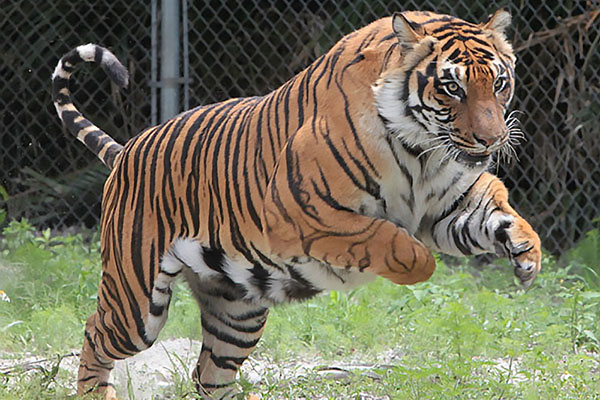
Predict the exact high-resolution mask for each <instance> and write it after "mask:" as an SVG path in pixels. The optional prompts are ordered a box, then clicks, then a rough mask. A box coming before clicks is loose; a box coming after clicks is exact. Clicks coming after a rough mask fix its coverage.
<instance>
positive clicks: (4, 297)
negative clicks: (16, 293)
mask: <svg viewBox="0 0 600 400" xmlns="http://www.w3.org/2000/svg"><path fill="white" fill-rule="evenodd" d="M0 301H6V302H7V303H10V297H8V295H7V294H6V293H5V292H4V290H0Z"/></svg>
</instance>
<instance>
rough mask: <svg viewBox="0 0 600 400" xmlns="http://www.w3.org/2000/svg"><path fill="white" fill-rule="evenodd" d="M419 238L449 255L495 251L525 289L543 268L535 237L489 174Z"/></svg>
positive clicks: (506, 193)
mask: <svg viewBox="0 0 600 400" xmlns="http://www.w3.org/2000/svg"><path fill="white" fill-rule="evenodd" d="M419 236H420V237H422V238H423V240H424V241H425V242H427V243H429V244H430V245H431V247H432V248H434V249H437V250H439V251H441V252H444V253H448V254H455V255H459V254H462V255H469V254H479V253H485V252H495V253H496V254H498V255H500V256H505V257H508V258H509V259H510V260H511V262H512V264H513V266H514V271H515V275H516V276H517V277H518V278H519V279H520V280H521V283H522V284H523V285H524V286H526V287H527V286H529V285H530V284H531V282H532V281H533V279H534V278H535V277H536V275H537V274H538V272H539V271H540V269H541V266H542V264H541V258H542V248H541V242H540V238H539V236H538V234H537V233H536V232H535V231H534V230H533V229H532V227H531V225H529V223H528V222H527V221H525V219H523V217H521V216H520V215H519V214H518V213H517V212H516V211H515V210H514V209H513V208H512V207H511V206H510V204H509V203H508V191H507V190H506V187H505V186H504V184H503V183H502V182H501V181H500V180H499V179H498V178H497V177H496V176H494V175H492V174H490V173H484V174H482V175H481V176H480V177H479V179H478V180H477V181H476V182H475V184H474V185H473V186H472V187H471V189H470V190H469V192H468V193H467V194H466V195H465V197H464V198H463V199H462V200H461V201H460V202H458V203H457V204H455V209H452V210H449V211H446V213H444V214H442V215H441V216H439V217H438V218H437V219H436V220H435V221H434V222H433V224H432V226H431V227H430V228H429V231H428V232H421V234H420V235H419Z"/></svg>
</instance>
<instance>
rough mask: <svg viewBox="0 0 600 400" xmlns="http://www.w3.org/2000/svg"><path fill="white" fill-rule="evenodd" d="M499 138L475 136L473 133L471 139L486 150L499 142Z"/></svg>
mask: <svg viewBox="0 0 600 400" xmlns="http://www.w3.org/2000/svg"><path fill="white" fill-rule="evenodd" d="M500 137H501V136H500V135H477V134H475V133H473V139H475V141H476V142H477V143H479V144H481V145H483V146H484V147H486V148H488V147H491V146H493V145H494V144H495V143H496V142H497V141H498V140H500Z"/></svg>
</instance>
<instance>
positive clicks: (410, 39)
mask: <svg viewBox="0 0 600 400" xmlns="http://www.w3.org/2000/svg"><path fill="white" fill-rule="evenodd" d="M392 27H393V28H394V33H395V34H396V36H397V37H398V41H399V42H400V44H401V45H402V46H403V47H405V48H409V49H411V48H413V46H414V45H416V44H417V43H418V42H419V41H420V40H421V39H423V38H424V37H425V33H424V32H423V28H422V27H421V26H420V25H417V24H413V23H411V22H410V21H409V20H408V19H406V17H405V16H404V15H402V13H399V12H395V13H394V15H393V16H392Z"/></svg>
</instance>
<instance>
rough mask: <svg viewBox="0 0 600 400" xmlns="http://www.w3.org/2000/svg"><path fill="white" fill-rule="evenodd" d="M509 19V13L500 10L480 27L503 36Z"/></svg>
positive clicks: (508, 24) (505, 10)
mask: <svg viewBox="0 0 600 400" xmlns="http://www.w3.org/2000/svg"><path fill="white" fill-rule="evenodd" d="M511 19H512V17H511V15H510V12H508V10H507V9H506V8H501V9H499V10H498V11H496V12H495V13H494V14H493V15H492V16H491V17H490V18H489V19H488V20H487V22H484V23H483V24H481V25H480V26H481V28H482V29H484V30H492V31H496V32H498V33H500V34H502V35H504V34H505V33H506V29H507V28H508V27H509V26H510V21H511Z"/></svg>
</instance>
